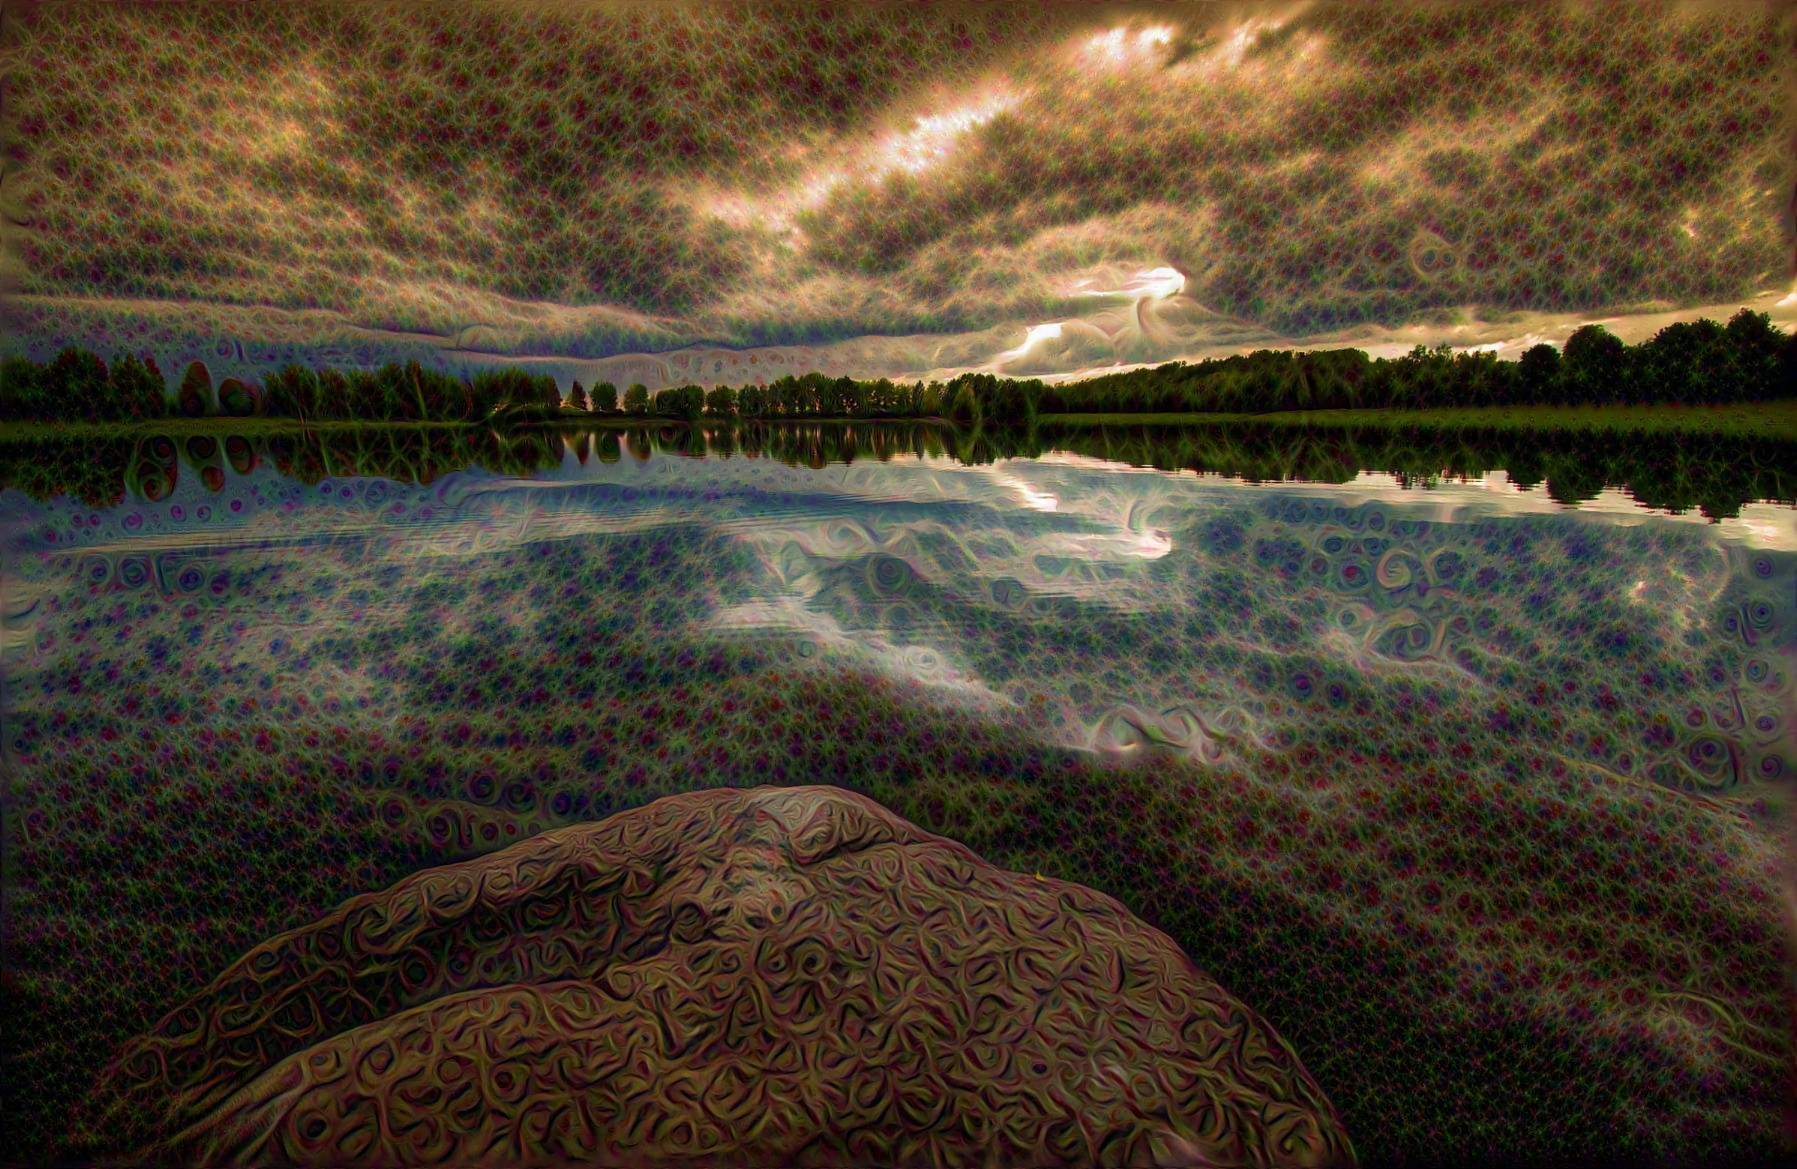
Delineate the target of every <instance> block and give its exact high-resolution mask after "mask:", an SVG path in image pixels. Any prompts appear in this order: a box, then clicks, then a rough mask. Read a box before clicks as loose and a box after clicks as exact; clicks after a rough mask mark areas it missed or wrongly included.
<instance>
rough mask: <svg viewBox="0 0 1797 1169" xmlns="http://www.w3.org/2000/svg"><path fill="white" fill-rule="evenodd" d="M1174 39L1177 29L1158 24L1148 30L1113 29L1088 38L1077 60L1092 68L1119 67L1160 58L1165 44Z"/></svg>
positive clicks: (1081, 47)
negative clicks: (1174, 31)
mask: <svg viewBox="0 0 1797 1169" xmlns="http://www.w3.org/2000/svg"><path fill="white" fill-rule="evenodd" d="M1172 40H1173V29H1172V28H1170V27H1168V26H1167V25H1155V26H1154V27H1152V28H1145V29H1135V30H1132V29H1127V28H1113V29H1111V30H1110V31H1109V32H1103V33H1099V34H1098V35H1097V36H1094V37H1090V38H1088V39H1087V40H1086V41H1085V42H1084V43H1083V44H1082V45H1081V46H1080V49H1079V52H1078V54H1077V57H1076V59H1077V60H1078V61H1079V63H1080V64H1081V65H1084V66H1085V67H1086V68H1088V69H1099V68H1112V69H1114V68H1119V67H1122V66H1128V65H1137V64H1144V63H1147V62H1150V61H1154V60H1156V59H1157V57H1158V55H1159V50H1160V48H1161V47H1162V46H1163V45H1166V44H1169V43H1170V42H1171V41H1172Z"/></svg>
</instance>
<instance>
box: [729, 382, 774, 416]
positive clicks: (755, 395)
mask: <svg viewBox="0 0 1797 1169" xmlns="http://www.w3.org/2000/svg"><path fill="white" fill-rule="evenodd" d="M736 412H737V413H738V414H740V415H742V416H743V417H744V418H760V417H762V416H763V415H765V414H766V413H767V391H766V390H764V389H762V388H761V387H760V386H757V385H747V386H744V387H743V388H742V389H741V390H738V391H737V394H736Z"/></svg>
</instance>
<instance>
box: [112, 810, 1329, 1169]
mask: <svg viewBox="0 0 1797 1169" xmlns="http://www.w3.org/2000/svg"><path fill="white" fill-rule="evenodd" d="M87 1123H89V1124H92V1125H97V1126H101V1127H105V1126H108V1125H110V1126H115V1127H116V1126H121V1125H124V1126H129V1125H133V1124H135V1125H138V1126H139V1128H138V1131H139V1132H140V1133H141V1134H142V1142H143V1148H142V1150H141V1153H140V1155H139V1156H138V1158H137V1159H138V1160H146V1159H147V1160H153V1161H159V1162H172V1163H181V1164H189V1165H218V1164H305V1165H332V1166H355V1165H377V1164H378V1165H383V1166H387V1165H426V1164H453V1165H484V1164H491V1165H527V1164H535V1165H556V1164H575V1163H578V1164H583V1165H607V1166H625V1165H629V1166H677V1165H698V1164H705V1165H717V1166H762V1165H766V1166H773V1165H830V1166H837V1165H932V1166H945V1165H971V1166H985V1165H998V1166H1007V1167H1010V1166H1041V1165H1062V1164H1070V1165H1071V1164H1079V1165H1085V1164H1103V1165H1162V1166H1175V1165H1178V1166H1187V1165H1190V1166H1204V1165H1214V1166H1223V1165H1350V1164H1352V1163H1353V1151H1352V1149H1351V1147H1350V1145H1349V1142H1348V1139H1347V1137H1346V1135H1345V1134H1344V1133H1343V1131H1342V1127H1341V1124H1340V1122H1339V1121H1338V1120H1337V1118H1336V1116H1335V1115H1334V1113H1333V1111H1332V1110H1331V1108H1330V1106H1329V1104H1328V1102H1327V1101H1326V1100H1325V1099H1324V1097H1323V1094H1322V1092H1321V1091H1320V1090H1319V1089H1318V1087H1317V1085H1316V1084H1315V1083H1314V1082H1313V1081H1312V1079H1311V1077H1310V1075H1309V1073H1307V1072H1306V1071H1305V1070H1304V1068H1303V1067H1302V1065H1301V1064H1300V1063H1299V1061H1298V1059H1297V1057H1296V1055H1294V1054H1293V1052H1292V1051H1291V1049H1290V1048H1288V1047H1287V1046H1286V1045H1285V1043H1284V1042H1283V1041H1281V1040H1280V1039H1279V1038H1278V1037H1277V1036H1276V1035H1274V1034H1273V1033H1272V1031H1271V1030H1270V1029H1269V1027H1268V1026H1267V1025H1266V1024H1265V1023H1264V1022H1263V1021H1262V1020H1260V1019H1259V1018H1258V1017H1257V1016H1256V1015H1255V1014H1254V1013H1253V1012H1252V1011H1250V1010H1248V1009H1247V1008H1246V1007H1244V1006H1243V1005H1242V1004H1241V1003H1239V1002H1237V1001H1235V1000H1234V999H1233V998H1231V997H1230V996H1229V994H1227V993H1226V992H1225V991H1224V990H1223V989H1222V988H1221V987H1220V986H1218V984H1217V983H1216V982H1215V981H1213V980H1212V979H1211V978H1209V977H1208V976H1206V975H1205V974H1204V973H1203V972H1201V971H1199V970H1198V969H1197V968H1196V967H1194V966H1193V965H1192V963H1191V962H1190V961H1189V960H1188V959H1187V958H1186V957H1185V955H1184V954H1183V953H1182V952H1181V951H1180V949H1179V948H1178V947H1177V946H1176V945H1175V944H1174V943H1173V942H1172V941H1171V940H1169V939H1168V938H1167V937H1166V936H1165V935H1163V934H1161V933H1160V932H1159V931H1157V930H1155V929H1153V928H1151V927H1149V926H1147V925H1146V924H1144V923H1142V922H1141V921H1138V920H1137V919H1136V918H1134V917H1133V916H1132V915H1131V914H1130V913H1129V912H1128V911H1127V910H1125V909H1124V908H1123V907H1122V906H1121V905H1119V904H1118V903H1117V902H1116V901H1114V900H1112V899H1111V898H1109V897H1106V896H1104V895H1102V894H1099V893H1095V892H1093V891H1092V890H1089V889H1086V888H1082V887H1080V886H1077V885H1072V884H1068V883H1065V882H1061V881H1054V880H1044V879H1041V878H1039V877H1036V876H1032V875H1019V874H1015V873H1009V872H1004V871H1001V870H999V869H997V868H994V867H993V866H991V865H988V864H986V863H984V862H983V861H981V860H980V859H979V858H978V857H976V856H975V855H973V854H972V853H971V852H970V851H968V850H967V849H966V848H965V847H963V846H961V845H959V844H956V843H954V842H953V841H950V840H946V839H944V838H942V837H939V836H934V835H932V834H930V833H928V832H925V831H923V830H921V829H919V828H917V827H915V826H914V825H912V824H910V823H907V822H906V821H904V820H901V819H899V818H898V817H896V816H894V815H892V814H891V813H890V812H888V811H886V810H885V809H884V808H881V807H880V806H879V805H877V804H875V803H873V802H872V801H870V800H867V799H864V798H862V797H860V796H856V795H853V794H851V793H849V792H846V791H842V790H840V789H837V788H830V787H789V788H773V787H762V788H755V789H751V790H738V789H719V790H711V791H701V792H693V793H689V794H685V795H680V796H674V797H670V798H667V799H663V800H659V801H657V802H655V803H653V804H650V805H648V806H646V807H643V808H639V809H635V810H633V811H628V812H624V813H621V814H619V815H616V816H613V817H611V818H610V819H607V820H605V821H602V822H598V823H594V824H590V825H582V826H580V827H577V828H570V829H564V830H560V831H555V832H549V833H545V834H543V835H540V836H537V837H535V838H533V839H531V840H528V841H525V842H523V843H521V844H518V845H516V846H514V847H511V848H507V849H505V850H504V851H501V852H497V853H494V854H491V855H488V856H485V857H481V858H479V859H476V860H472V861H468V862H466V863H463V864H457V865H451V866H448V867H445V868H439V869H432V870H428V871H426V872H422V873H419V874H418V875H416V876H414V877H411V878H408V879H407V880H405V881H402V882H400V883H399V884H398V885H396V886H394V887H393V888H391V889H389V890H386V891H384V892H380V893H374V894H368V895H364V896H361V897H357V898H355V899H353V900H351V901H349V902H347V903H346V904H345V905H343V906H342V907H341V908H339V909H338V910H337V911H336V912H334V913H332V914H330V915H329V916H327V917H325V918H324V919H323V920H321V921H319V922H317V923H315V924H313V925H311V926H307V927H305V928H303V929H299V930H295V931H293V932H291V933H288V934H286V935H284V936H281V937H278V938H275V939H272V940H270V941H268V942H266V943H264V944H263V945H261V946H259V947H257V948H256V949H255V950H253V951H251V952H250V953H249V954H248V955H246V956H245V957H244V958H243V959H241V960H240V961H239V962H237V963H236V964H235V965H234V966H232V967H231V968H230V969H229V970H227V971H226V972H225V973H224V974H223V975H222V976H221V977H220V978H218V979H217V980H216V981H215V982H214V983H213V984H212V985H211V986H210V987H208V988H207V989H206V990H205V991H204V992H202V993H200V994H199V995H197V996H196V997H195V998H193V999H192V1000H191V1001H189V1002H187V1003H185V1004H183V1005H181V1006H180V1007H179V1008H178V1009H176V1010H175V1011H173V1012H172V1013H170V1014H169V1015H168V1016H167V1018H165V1019H164V1020H163V1021H162V1022H161V1023H160V1024H159V1025H158V1026H157V1028H156V1029H155V1030H154V1031H152V1032H151V1033H150V1034H148V1035H146V1036H144V1037H142V1038H140V1039H139V1040H137V1041H136V1042H135V1043H134V1044H133V1045H132V1047H131V1048H129V1049H128V1050H127V1051H126V1052H125V1053H124V1054H123V1055H122V1056H121V1057H120V1058H119V1059H118V1060H117V1061H116V1062H115V1063H114V1064H113V1065H112V1066H111V1067H110V1068H109V1070H108V1072H107V1074H106V1076H105V1078H104V1079H103V1081H102V1083H101V1085H100V1086H99V1089H98V1090H97V1092H96V1095H95V1097H94V1099H93V1101H92V1111H91V1112H89V1113H88V1120H87Z"/></svg>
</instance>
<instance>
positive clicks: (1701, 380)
mask: <svg viewBox="0 0 1797 1169" xmlns="http://www.w3.org/2000/svg"><path fill="white" fill-rule="evenodd" d="M114 364H115V368H114V369H113V370H112V371H111V372H110V373H109V372H108V370H107V367H106V365H105V363H104V362H102V361H101V360H100V359H99V358H98V357H97V356H95V355H94V354H91V353H87V352H85V351H83V350H78V349H73V348H70V349H65V350H63V352H62V353H61V354H60V355H58V357H57V358H56V360H55V361H53V362H52V363H51V364H50V366H49V367H48V368H45V367H42V366H39V365H37V364H36V363H34V362H31V361H29V360H26V359H24V358H21V357H10V358H6V359H5V360H4V361H0V418H5V419H17V420H45V421H59V420H62V421H80V420H84V419H87V420H94V421H99V420H102V419H106V420H110V419H128V418H156V417H162V416H164V415H165V414H166V413H167V412H168V410H169V408H168V405H167V399H166V397H165V395H164V393H163V389H162V386H163V382H162V375H161V371H160V370H159V369H157V368H156V366H155V364H154V362H150V363H148V364H146V363H145V362H143V361H140V360H139V359H137V358H134V357H130V356H129V355H124V356H120V357H119V358H118V359H117V361H116V362H115V363H114ZM1794 376H1797V338H1792V337H1790V336H1787V335H1786V334H1785V333H1784V332H1783V331H1781V330H1780V329H1778V328H1776V327H1775V326H1774V325H1773V324H1772V323H1771V320H1770V318H1769V317H1767V316H1766V315H1765V314H1764V313H1752V312H1749V311H1747V310H1745V309H1743V310H1741V311H1740V312H1739V313H1737V314H1736V315H1735V316H1734V317H1733V318H1732V319H1731V320H1730V321H1729V323H1728V325H1727V326H1726V327H1724V326H1721V325H1718V324H1716V322H1714V321H1710V320H1699V321H1695V322H1690V323H1679V324H1675V325H1670V326H1668V327H1667V328H1665V329H1662V330H1661V331H1660V332H1659V333H1657V334H1655V335H1654V336H1653V337H1652V338H1650V339H1649V340H1648V341H1646V342H1643V343H1642V344H1640V345H1637V346H1635V347H1633V348H1632V349H1631V348H1630V347H1628V346H1626V345H1624V344H1623V343H1622V341H1621V340H1620V339H1619V338H1617V337H1616V336H1615V335H1613V334H1611V333H1610V332H1609V331H1608V330H1606V329H1604V328H1603V326H1601V325H1587V326H1585V327H1583V328H1581V329H1579V330H1577V331H1575V332H1574V333H1573V334H1572V336H1571V337H1569V338H1568V339H1567V342H1566V347H1565V351H1564V353H1562V351H1561V350H1559V349H1556V348H1555V347H1554V346H1552V345H1548V344H1540V345H1534V346H1531V347H1530V348H1529V349H1528V350H1527V351H1525V352H1524V353H1523V354H1522V357H1521V360H1520V361H1516V362H1507V361H1499V360H1498V359H1497V357H1496V355H1495V354H1492V353H1473V352H1461V353H1455V352H1453V349H1452V347H1451V346H1450V345H1448V344H1447V343H1445V342H1444V343H1442V344H1440V345H1437V346H1435V347H1434V348H1433V349H1431V348H1428V347H1426V346H1423V345H1418V346H1416V347H1415V348H1413V349H1412V350H1411V351H1410V352H1409V353H1407V354H1405V355H1404V356H1403V357H1400V358H1398V359H1397V360H1395V361H1388V360H1384V359H1381V360H1378V361H1373V360H1371V359H1370V358H1369V357H1368V356H1367V354H1366V353H1365V352H1364V351H1362V350H1359V349H1341V350H1330V351H1325V352H1317V353H1301V354H1297V353H1291V352H1285V351H1277V350H1270V349H1263V350H1258V351H1256V352H1254V353H1251V354H1246V355H1240V354H1238V355H1235V356H1232V357H1227V358H1223V359H1220V360H1210V361H1203V362H1198V363H1196V364H1189V363H1186V362H1179V361H1174V362H1168V363H1166V364H1164V365H1161V366H1159V367H1156V368H1152V369H1138V370H1131V371H1128V372H1127V373H1118V374H1107V375H1104V376H1100V377H1095V378H1089V379H1086V380H1084V381H1081V382H1072V383H1061V384H1059V385H1054V386H1049V385H1046V384H1044V383H1043V382H1042V381H1041V380H1040V379H1032V380H1028V381H1017V380H1014V379H1010V378H999V377H996V376H994V375H992V374H989V373H967V374H961V375H960V376H958V377H956V378H954V379H953V380H952V381H950V382H949V383H947V384H946V385H944V384H942V383H940V382H931V383H929V384H928V385H924V384H922V383H917V384H912V385H896V384H894V383H893V382H892V381H891V380H890V379H886V378H881V379H879V380H877V381H870V382H859V381H856V380H855V379H853V378H849V377H837V378H831V377H827V376H825V375H824V374H822V373H819V372H816V371H812V372H809V373H805V374H798V375H794V374H790V373H789V374H783V375H782V376H780V377H779V378H776V379H775V380H774V381H773V382H772V383H771V384H769V385H767V386H766V387H762V386H756V385H748V386H743V387H742V388H741V389H740V390H737V389H732V388H731V387H728V386H716V387H713V388H712V389H711V390H710V391H709V392H708V391H706V390H705V389H704V388H703V387H701V386H699V385H697V384H692V383H689V384H687V385H684V386H680V387H677V388H674V389H668V390H664V391H662V392H661V393H659V394H657V395H655V396H653V397H651V396H650V394H649V391H648V389H647V387H645V386H644V385H643V384H642V383H640V382H639V383H637V384H635V385H632V386H631V387H630V390H629V392H627V393H626V394H625V395H624V403H623V407H624V410H625V411H626V412H627V413H629V414H631V415H633V416H635V417H639V418H640V417H646V416H648V415H649V414H650V413H651V411H653V412H654V413H655V414H657V415H659V416H661V417H664V418H675V419H684V420H687V421H695V420H697V419H699V418H701V417H703V416H706V415H710V416H711V417H713V418H728V417H731V416H733V415H738V416H741V417H743V418H769V417H773V418H803V417H820V416H821V417H826V418H845V417H846V418H891V417H912V418H921V417H946V418H949V419H951V420H953V421H954V422H956V423H957V424H959V425H962V426H965V427H971V428H973V429H974V430H981V429H984V430H988V431H991V432H992V433H993V434H1000V433H1003V434H1007V435H1010V436H1011V440H1017V441H1021V440H1022V439H1023V438H1024V437H1025V436H1027V435H1028V434H1029V433H1030V432H1031V430H1032V429H1033V428H1034V427H1035V426H1036V425H1037V422H1038V419H1039V417H1040V416H1041V415H1052V414H1081V413H1250V414H1252V413H1272V412H1280V411H1296V410H1353V409H1395V410H1409V409H1428V408H1433V407H1444V406H1499V405H1533V404H1548V403H1553V404H1579V403H1589V404H1603V403H1632V402H1639V403H1648V404H1651V403H1662V402H1686V403H1716V404H1727V403H1737V402H1749V401H1764V400H1769V399H1776V398H1784V397H1791V396H1793V395H1797V381H1794ZM568 404H569V405H572V406H575V407H576V408H579V409H588V408H591V409H595V410H599V411H602V412H606V413H609V412H611V411H613V410H615V409H616V408H617V388H616V387H615V386H613V385H612V384H611V383H610V382H601V383H599V385H598V386H596V387H594V391H593V394H592V395H591V396H590V397H589V396H588V394H587V392H586V390H585V389H584V388H583V387H582V386H581V385H580V383H579V382H575V383H574V386H573V394H572V396H571V397H570V399H569V403H568ZM221 405H222V406H223V409H224V412H225V413H227V414H230V415H232V416H235V417H248V416H251V415H258V414H268V415H270V416H273V417H280V418H298V419H346V420H347V419H363V420H367V421H402V422H403V421H425V420H429V421H456V420H461V421H473V420H478V419H485V418H491V417H495V416H496V415H498V414H499V413H500V412H501V411H504V412H505V413H506V414H507V416H509V417H521V416H523V414H524V413H529V414H532V415H533V416H534V415H536V414H542V415H543V416H544V417H546V418H547V417H560V416H562V415H563V413H564V406H563V403H562V399H561V393H560V390H559V388H558V387H557V385H556V381H555V378H554V377H552V376H550V375H548V374H532V373H529V372H527V371H525V370H523V369H519V368H516V367H513V368H508V369H498V370H483V371H481V372H479V373H477V374H475V375H474V376H473V378H472V380H470V381H464V380H462V379H459V378H457V377H454V376H452V375H450V374H446V373H442V372H439V371H436V370H427V369H424V368H422V367H421V366H420V365H419V363H418V362H417V361H415V360H414V361H409V362H407V363H406V364H405V365H404V366H400V365H397V364H394V363H391V362H389V363H388V364H386V365H383V366H382V367H381V368H379V369H378V370H375V371H372V372H370V371H366V370H350V371H348V372H340V371H337V370H322V371H318V372H314V371H312V370H309V369H307V368H305V367H304V366H300V365H289V366H287V367H286V368H285V369H283V370H281V371H280V372H278V373H274V374H270V375H269V377H268V380H267V385H266V388H262V387H258V386H256V385H255V384H253V383H248V382H245V381H242V380H240V379H237V378H226V379H225V380H224V381H223V382H222V383H220V385H219V387H218V390H217V392H216V393H214V391H213V388H212V381H211V376H210V374H209V373H208V371H207V369H206V366H205V365H204V363H202V362H198V361H196V362H193V363H192V364H191V365H189V366H188V368H187V371H186V373H185V374H184V375H183V377H182V381H181V387H180V390H179V391H178V393H177V395H176V407H175V412H176V413H177V414H179V415H183V416H186V417H202V416H206V415H210V414H216V413H218V411H219V407H220V406H221ZM545 412H546V413H545ZM970 441H971V440H970ZM1007 441H1009V440H1007Z"/></svg>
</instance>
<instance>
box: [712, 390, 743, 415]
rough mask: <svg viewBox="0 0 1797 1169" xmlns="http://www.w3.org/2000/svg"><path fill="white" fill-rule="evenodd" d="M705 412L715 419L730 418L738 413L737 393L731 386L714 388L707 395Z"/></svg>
mask: <svg viewBox="0 0 1797 1169" xmlns="http://www.w3.org/2000/svg"><path fill="white" fill-rule="evenodd" d="M705 412H706V413H707V414H710V415H711V416H712V417H714V418H728V417H730V416H731V415H732V414H734V413H736V391H735V390H733V389H731V388H730V387H729V386H713V387H712V389H711V392H710V393H708V394H706V395H705Z"/></svg>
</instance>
